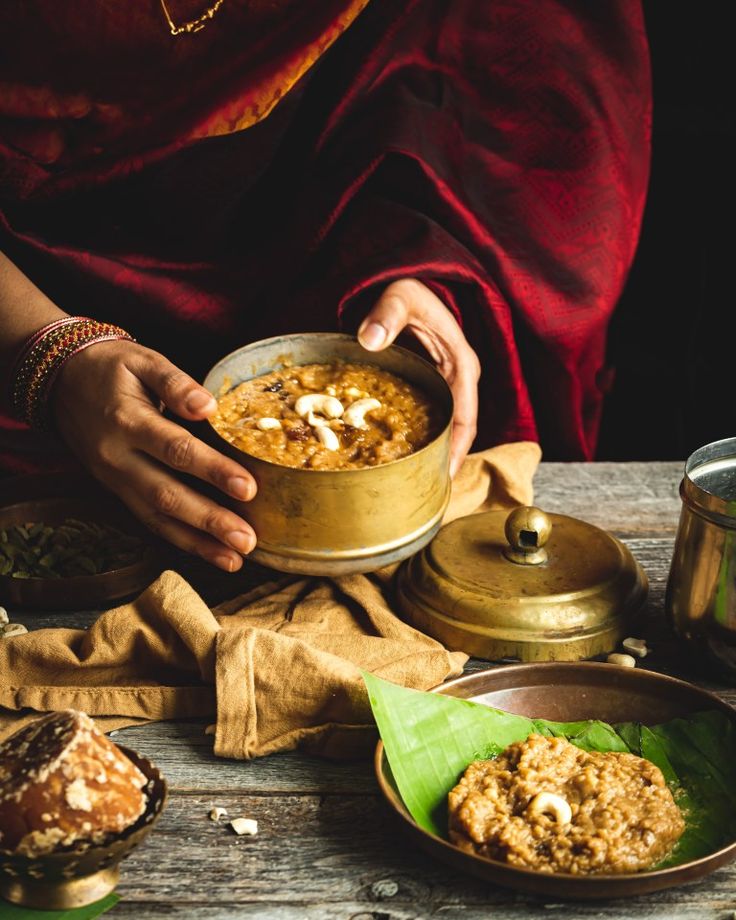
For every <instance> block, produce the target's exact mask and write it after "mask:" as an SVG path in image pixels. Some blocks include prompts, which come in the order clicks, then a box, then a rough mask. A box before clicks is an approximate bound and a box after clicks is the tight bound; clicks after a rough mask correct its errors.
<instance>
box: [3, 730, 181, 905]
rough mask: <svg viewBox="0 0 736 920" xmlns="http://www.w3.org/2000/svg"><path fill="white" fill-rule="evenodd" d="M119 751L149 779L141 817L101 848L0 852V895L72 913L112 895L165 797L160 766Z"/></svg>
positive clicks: (128, 751)
mask: <svg viewBox="0 0 736 920" xmlns="http://www.w3.org/2000/svg"><path fill="white" fill-rule="evenodd" d="M118 748H119V749H120V750H121V751H122V752H123V754H125V755H126V757H128V758H129V759H130V760H132V761H133V763H134V764H135V765H136V767H138V769H139V770H140V771H141V772H142V773H143V775H144V776H145V777H146V779H147V780H148V782H147V784H146V786H145V787H144V788H145V792H146V795H147V803H146V810H145V811H144V812H143V814H142V815H141V816H140V818H138V820H137V821H136V822H135V824H132V825H131V826H130V827H129V828H127V829H126V830H124V831H123V832H122V833H121V834H116V835H114V836H111V837H110V839H109V840H107V841H106V842H105V843H101V844H96V845H91V846H89V845H88V846H84V845H80V846H78V847H72V848H71V849H67V850H60V851H58V852H56V853H48V854H47V855H45V856H35V857H30V856H18V855H12V854H9V853H7V852H2V851H0V897H4V898H6V899H7V900H8V901H11V902H12V903H13V904H22V905H23V906H24V907H36V908H42V909H44V910H70V909H72V908H75V907H84V906H85V905H87V904H93V903H94V902H95V901H99V900H100V899H101V898H104V897H105V896H106V895H108V894H110V892H111V891H113V889H114V888H115V886H116V885H117V883H118V880H119V878H120V863H121V862H122V860H124V859H127V857H128V856H129V855H130V854H131V853H132V851H133V850H134V849H135V848H136V847H137V846H138V844H139V843H141V842H142V841H143V840H144V839H145V838H146V837H147V836H148V834H149V833H150V831H151V828H152V827H153V825H154V824H155V823H156V822H157V821H158V819H159V816H160V815H161V812H162V811H163V809H164V806H165V805H166V798H167V785H166V780H165V779H164V777H163V775H162V774H161V773H160V772H159V770H158V768H157V767H155V766H154V765H153V764H152V763H151V762H150V760H148V759H147V758H145V757H143V756H142V755H141V754H138V753H137V752H136V751H132V750H130V748H127V747H124V746H123V745H122V744H119V745H118ZM1 911H2V908H0V912H1Z"/></svg>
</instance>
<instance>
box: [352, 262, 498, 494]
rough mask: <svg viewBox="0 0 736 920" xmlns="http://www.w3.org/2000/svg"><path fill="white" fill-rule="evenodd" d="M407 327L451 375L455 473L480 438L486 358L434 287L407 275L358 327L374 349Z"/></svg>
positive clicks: (366, 343)
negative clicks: (480, 384) (482, 364)
mask: <svg viewBox="0 0 736 920" xmlns="http://www.w3.org/2000/svg"><path fill="white" fill-rule="evenodd" d="M404 329H408V330H409V331H410V332H411V333H413V334H414V335H415V336H416V338H417V339H418V340H419V342H421V344H422V345H423V346H424V348H425V349H426V350H427V352H428V353H429V355H430V357H431V358H432V360H433V361H434V363H435V364H436V366H437V369H438V370H439V372H440V373H441V374H442V376H443V377H444V378H445V380H446V381H447V383H448V384H449V386H450V389H451V390H452V395H453V398H454V400H455V413H454V415H453V420H452V421H453V425H452V447H451V453H450V475H451V476H454V475H455V473H457V471H458V470H459V469H460V466H461V464H462V462H463V460H464V459H465V455H466V454H467V452H468V451H469V450H470V446H471V445H472V443H473V440H474V438H475V432H476V426H477V421H478V378H479V377H480V362H479V361H478V356H477V355H476V353H475V352H474V351H473V349H472V348H471V347H470V345H468V342H467V339H466V338H465V336H464V335H463V331H462V329H461V328H460V326H459V325H458V324H457V321H456V319H455V317H454V316H453V315H452V313H451V312H450V311H449V310H448V309H447V307H446V306H445V305H444V304H443V303H442V301H441V300H440V299H439V297H437V296H436V295H435V294H434V293H433V292H432V291H430V289H429V288H428V287H426V286H425V285H424V284H422V283H421V281H417V280H416V279H414V278H402V279H401V280H400V281H394V282H393V283H392V284H389V286H388V287H387V288H386V290H385V291H384V292H383V294H382V295H381V297H380V298H379V299H378V302H377V303H376V304H375V306H374V307H373V309H372V310H371V311H370V312H369V313H368V315H367V316H366V318H365V319H364V320H363V322H362V323H361V325H360V329H359V330H358V341H359V342H360V344H361V345H362V346H363V348H367V349H368V351H382V350H383V349H384V348H387V347H388V346H389V345H390V344H391V343H392V342H393V341H394V340H395V339H396V337H397V336H398V335H399V333H400V332H403V330H404Z"/></svg>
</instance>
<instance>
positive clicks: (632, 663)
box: [606, 654, 636, 668]
mask: <svg viewBox="0 0 736 920" xmlns="http://www.w3.org/2000/svg"><path fill="white" fill-rule="evenodd" d="M606 661H607V662H608V663H609V664H617V665H619V666H620V667H622V668H635V667H636V660H635V659H634V658H632V657H631V655H619V654H613V655H609V656H608V658H606Z"/></svg>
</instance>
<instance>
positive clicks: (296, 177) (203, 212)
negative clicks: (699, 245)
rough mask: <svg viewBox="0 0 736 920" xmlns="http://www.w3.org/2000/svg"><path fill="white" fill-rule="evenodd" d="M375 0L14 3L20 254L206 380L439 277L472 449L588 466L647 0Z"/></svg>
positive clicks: (5, 244) (6, 39) (2, 54)
mask: <svg viewBox="0 0 736 920" xmlns="http://www.w3.org/2000/svg"><path fill="white" fill-rule="evenodd" d="M366 2H367V0H363V2H352V3H350V2H346V0H343V2H338V0H330V2H327V0H321V2H320V3H319V4H311V5H308V4H303V3H296V2H293V0H289V2H265V0H258V2H254V0H250V2H246V0H225V2H224V3H223V4H222V6H221V7H220V9H219V10H218V12H217V13H216V15H215V16H214V17H213V19H212V20H211V21H210V23H209V24H208V25H207V27H206V28H205V29H204V30H202V31H201V32H197V33H195V34H193V35H185V36H179V37H172V36H171V35H170V34H169V33H168V30H167V26H166V23H165V21H164V20H163V18H162V12H161V7H160V3H159V2H158V0H146V2H142V3H140V4H119V3H116V2H114V0H106V2H100V0H80V2H79V3H76V2H75V3H74V4H73V5H60V4H58V3H55V2H53V0H24V2H20V0H12V2H6V3H4V4H3V5H1V6H0V249H2V250H3V251H4V252H5V253H6V254H7V255H8V256H9V257H10V258H11V259H13V260H14V261H15V262H16V264H18V265H19V266H20V267H21V268H22V269H23V271H25V272H26V274H27V275H28V276H29V277H30V278H31V279H32V280H33V281H34V282H35V283H36V284H37V285H38V286H39V287H40V288H41V289H42V290H44V291H45V292H46V293H47V294H48V295H49V296H50V297H51V298H52V299H53V300H54V301H55V302H56V303H57V304H58V305H59V306H60V307H61V308H62V309H64V310H67V311H69V312H71V313H82V314H86V315H90V316H94V317H97V318H100V319H104V320H108V321H112V322H115V323H117V324H119V325H122V326H124V327H125V328H126V329H128V330H129V331H130V332H131V334H133V335H134V336H135V337H136V338H137V339H138V340H139V341H141V342H142V343H144V344H146V345H148V346H150V347H152V348H156V349H158V350H160V351H161V352H163V353H164V354H166V355H167V356H168V357H169V358H171V360H173V361H175V362H177V363H179V364H180V366H182V367H184V368H185V369H186V370H188V371H189V372H190V373H192V374H193V375H194V376H197V377H199V378H201V377H202V376H203V374H204V372H205V371H206V370H207V368H208V367H209V366H210V365H211V364H212V363H214V361H216V360H217V359H218V358H219V357H221V356H222V355H223V354H224V353H226V352H228V351H230V350H232V349H233V348H236V347H238V346H239V345H241V344H244V343H246V342H249V341H253V340H256V339H259V338H263V337H265V336H268V335H274V334H277V333H281V332H285V331H292V332H293V331H305V330H324V329H334V328H335V327H336V326H337V325H338V324H342V325H343V326H344V327H345V328H349V329H352V328H355V326H356V324H357V323H358V322H359V319H360V318H361V317H362V315H364V313H365V310H366V309H367V308H368V306H369V305H370V304H371V303H372V302H373V300H374V298H375V297H376V294H377V293H378V292H379V291H380V290H381V288H382V287H383V286H384V285H385V284H386V283H387V282H389V281H391V280H394V279H397V278H401V277H406V276H410V277H415V278H419V279H421V280H423V281H425V283H427V284H428V285H429V286H430V287H432V289H433V290H434V291H435V292H436V293H437V294H438V295H439V296H440V297H441V298H442V299H443V300H444V302H445V303H446V304H447V307H448V309H450V310H452V311H453V312H454V313H455V315H456V316H457V318H458V319H459V321H460V322H461V323H462V325H463V328H464V331H465V334H466V336H467V338H468V340H469V341H470V343H471V345H472V346H473V347H474V348H475V350H476V351H477V353H478V355H479V357H480V359H481V362H482V367H483V375H482V379H481V382H480V414H479V438H478V444H477V446H478V447H482V446H487V445H490V444H492V443H497V442H502V441H508V440H518V439H527V438H529V439H539V440H541V443H542V446H543V448H544V450H545V452H546V455H547V457H548V458H554V457H557V458H565V459H577V458H591V457H592V456H593V453H594V450H595V441H596V435H597V428H598V422H599V417H600V411H601V403H602V396H603V390H604V389H605V384H606V380H607V379H608V376H609V375H608V372H607V371H606V368H605V333H606V327H607V324H608V321H609V318H610V315H611V312H612V310H613V308H614V305H615V303H616V300H617V298H618V296H619V294H620V292H621V289H622V286H623V284H624V281H625V278H626V273H627V270H628V268H629V266H630V264H631V260H632V257H633V253H634V249H635V246H636V242H637V238H638V233H639V226H640V221H641V214H642V208H643V203H644V197H645V193H646V185H647V179H648V168H649V126H650V84H649V62H648V55H647V45H646V37H645V33H644V28H643V21H642V16H641V10H640V8H639V4H638V2H635V0H610V2H607V3H605V4H598V3H588V2H585V0H568V2H560V0H537V2H535V3H526V2H523V0H516V2H514V0H409V2H406V0H403V2H394V0H372V2H371V3H369V4H368V5H367V6H366ZM168 7H169V8H170V10H171V12H172V17H173V18H177V15H178V18H179V19H191V18H196V17H197V16H198V15H200V14H201V13H202V12H203V10H202V9H201V8H200V7H201V4H198V3H194V2H193V0H172V2H171V3H169V4H168ZM363 7H365V8H363ZM10 424H11V423H10V422H9V421H8V420H5V422H4V425H5V428H6V435H7V429H8V426H10ZM16 429H17V430H16V435H15V437H16V447H17V449H16V450H15V458H14V459H13V458H10V457H8V456H7V452H6V466H8V465H10V464H11V463H15V465H16V466H18V465H19V464H20V465H22V464H23V463H31V462H32V460H33V458H32V455H31V454H30V453H29V454H26V455H25V459H23V455H22V453H21V452H22V448H23V443H25V442H24V437H23V432H22V429H20V428H18V426H16ZM33 462H35V461H33Z"/></svg>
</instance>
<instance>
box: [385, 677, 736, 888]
mask: <svg viewBox="0 0 736 920" xmlns="http://www.w3.org/2000/svg"><path fill="white" fill-rule="evenodd" d="M435 692H437V693H444V694H446V695H447V696H455V697H459V698H460V699H468V700H474V701H475V702H478V703H485V704H487V705H488V706H493V707H495V708H497V709H504V710H506V711H508V712H513V713H516V714H517V715H523V716H527V717H530V718H542V719H552V720H556V721H562V722H572V721H577V720H580V719H602V720H603V721H604V722H628V721H640V722H645V723H648V724H649V725H655V724H657V723H659V722H666V721H667V720H669V719H674V718H676V717H678V716H686V715H688V714H690V713H693V712H698V711H702V710H706V709H717V710H720V711H721V712H723V713H725V714H726V715H727V716H728V717H729V718H730V719H731V720H732V721H733V722H734V723H735V724H736V710H734V709H733V708H732V707H731V706H729V705H728V704H726V703H724V702H723V701H722V700H719V699H718V697H717V696H714V695H713V694H712V693H707V692H706V691H705V690H700V689H699V688H698V687H695V686H693V685H692V684H688V683H685V682H684V681H681V680H677V679H675V678H674V677H666V676H664V675H662V674H656V673H655V672H654V671H646V670H639V669H636V670H633V669H630V668H621V667H616V666H614V665H610V664H600V663H595V662H585V663H563V662H553V663H549V664H522V665H511V666H505V667H499V668H492V669H490V670H488V671H482V672H480V673H477V674H468V675H466V676H464V677H460V678H458V679H457V680H453V681H450V682H449V683H447V684H443V685H442V686H441V687H437V688H435ZM375 770H376V777H377V779H378V784H379V786H380V787H381V792H382V793H383V795H384V797H385V798H386V801H387V802H388V804H389V805H390V807H391V808H392V810H393V811H394V812H395V813H396V815H397V816H398V817H399V819H400V821H401V823H402V825H403V827H404V829H405V830H406V831H407V832H408V833H409V834H410V835H411V836H412V837H413V839H414V841H415V843H417V844H418V845H419V846H420V847H421V848H422V849H424V850H426V852H427V853H430V854H431V855H432V856H435V857H436V858H437V859H439V860H441V861H442V862H445V863H448V864H449V865H450V866H452V867H453V868H455V869H459V870H461V871H464V872H469V873H471V874H472V875H477V876H479V877H480V878H482V879H485V880H486V881H489V882H493V883H494V884H497V885H504V886H506V887H509V888H518V889H520V890H521V891H529V892H534V893H535V894H542V895H547V896H551V897H559V898H575V899H579V900H594V899H596V898H620V897H629V896H631V895H639V894H645V893H647V892H650V891H658V890H660V889H662V888H670V887H672V886H674V885H682V884H684V883H685V882H690V881H692V880H693V879H697V878H700V877H701V876H703V875H707V874H708V873H709V872H712V871H713V870H714V869H717V868H718V867H719V866H722V865H724V863H727V862H728V861H729V860H731V859H733V857H734V856H736V839H734V841H733V842H732V843H730V844H729V845H728V846H726V847H723V848H722V849H720V850H718V851H717V852H715V853H711V854H710V855H709V856H705V857H703V858H702V859H696V860H692V861H691V862H688V863H683V864H682V865H681V866H675V867H673V868H670V869H659V870H657V871H654V872H638V873H635V874H630V875H588V876H578V875H566V874H562V873H557V874H554V875H553V874H548V873H545V872H535V871H533V870H531V869H520V868H517V867H515V866H508V865H506V864H505V863H501V862H496V861H495V860H492V859H485V858H484V857H482V856H475V855H471V854H469V853H465V852H463V851H462V850H459V849H458V848H457V847H455V846H453V845H452V844H451V843H449V842H448V841H446V840H442V839H441V838H439V837H435V836H434V835H433V834H430V833H428V832H427V831H425V830H423V829H422V828H420V827H419V826H418V825H417V824H415V823H414V820H413V818H412V817H411V816H410V815H409V813H408V811H407V810H406V807H405V806H404V803H403V802H402V801H401V797H400V796H399V793H398V791H397V790H396V787H395V786H394V783H393V779H392V777H391V772H390V770H389V767H388V762H387V760H386V758H385V756H384V752H383V744H382V743H381V742H379V743H378V746H377V748H376V755H375ZM734 837H735V838H736V828H735V829H734Z"/></svg>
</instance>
